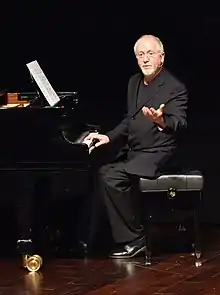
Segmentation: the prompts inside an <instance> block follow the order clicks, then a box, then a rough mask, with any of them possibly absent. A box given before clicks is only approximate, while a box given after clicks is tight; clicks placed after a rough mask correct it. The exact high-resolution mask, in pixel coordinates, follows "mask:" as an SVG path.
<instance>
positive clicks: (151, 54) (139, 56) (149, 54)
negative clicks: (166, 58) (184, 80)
mask: <svg viewBox="0 0 220 295" xmlns="http://www.w3.org/2000/svg"><path fill="white" fill-rule="evenodd" d="M158 53H159V52H154V51H148V52H146V53H144V52H139V53H138V54H136V58H137V59H144V58H145V56H147V58H149V59H150V58H155V57H156V55H157V54H158Z"/></svg>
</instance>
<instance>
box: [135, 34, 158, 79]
mask: <svg viewBox="0 0 220 295" xmlns="http://www.w3.org/2000/svg"><path fill="white" fill-rule="evenodd" d="M136 58H137V61H138V65H139V67H140V69H141V71H142V73H143V74H144V76H146V77H149V76H152V75H154V73H156V72H157V71H158V70H159V68H161V66H162V64H163V61H164V53H163V52H161V51H160V50H159V46H158V43H157V41H156V40H155V39H153V38H143V39H141V40H139V42H138V45H137V48H136Z"/></svg>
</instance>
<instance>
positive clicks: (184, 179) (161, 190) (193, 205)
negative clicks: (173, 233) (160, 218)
mask: <svg viewBox="0 0 220 295" xmlns="http://www.w3.org/2000/svg"><path fill="white" fill-rule="evenodd" d="M203 182H204V180H203V176H202V174H201V173H200V172H199V171H190V172H189V173H182V174H164V175H161V176H159V177H158V178H157V179H153V180H152V179H146V178H140V181H139V188H140V193H141V197H142V198H143V200H144V201H147V200H148V203H149V200H150V198H149V199H148V197H147V196H145V195H144V194H145V193H147V195H148V196H149V195H152V197H153V199H152V203H150V204H149V205H148V208H149V207H151V205H152V204H154V202H155V205H156V210H158V208H159V207H160V206H162V210H165V208H166V206H163V205H162V203H163V202H160V198H159V195H160V197H162V200H163V201H166V202H167V203H168V204H169V206H168V208H170V207H171V208H172V211H174V207H175V209H177V210H190V212H191V213H192V216H193V219H192V221H193V243H192V246H193V253H192V255H193V256H195V266H196V267H199V266H201V265H202V263H201V260H200V259H201V256H202V252H201V247H200V246H201V245H200V229H199V223H200V222H199V205H200V203H201V197H202V191H203ZM164 198H165V199H166V200H165V199H164ZM149 209H151V208H149ZM144 215H145V214H144ZM143 219H144V230H145V239H146V253H145V257H146V265H151V263H152V230H151V229H152V215H151V214H147V216H146V215H145V216H144V218H143ZM179 231H181V229H180V228H179Z"/></svg>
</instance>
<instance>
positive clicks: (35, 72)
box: [26, 60, 60, 107]
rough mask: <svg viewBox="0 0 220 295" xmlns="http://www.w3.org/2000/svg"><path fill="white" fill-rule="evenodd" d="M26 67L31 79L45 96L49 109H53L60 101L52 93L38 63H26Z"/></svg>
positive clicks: (52, 90) (53, 92) (51, 88)
mask: <svg viewBox="0 0 220 295" xmlns="http://www.w3.org/2000/svg"><path fill="white" fill-rule="evenodd" d="M26 66H27V67H28V69H29V71H30V73H31V75H32V77H33V78H34V80H35V82H36V83H37V85H38V86H39V88H40V90H41V91H42V93H43V95H44V96H45V98H46V100H47V102H48V103H49V105H50V106H51V107H53V106H54V105H55V104H56V103H58V102H59V101H60V98H59V96H58V95H57V94H56V92H55V91H54V89H53V87H52V86H51V84H50V82H49V81H48V79H47V77H46V76H45V74H44V72H43V71H42V69H41V67H40V66H39V64H38V62H37V61H36V60H35V61H32V62H29V63H27V64H26Z"/></svg>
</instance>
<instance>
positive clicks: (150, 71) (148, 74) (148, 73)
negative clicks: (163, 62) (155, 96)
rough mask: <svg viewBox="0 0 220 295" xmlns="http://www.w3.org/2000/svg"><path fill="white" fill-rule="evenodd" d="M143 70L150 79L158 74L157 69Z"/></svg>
mask: <svg viewBox="0 0 220 295" xmlns="http://www.w3.org/2000/svg"><path fill="white" fill-rule="evenodd" d="M141 70H142V73H143V74H144V76H146V77H150V76H152V75H154V74H155V73H156V69H154V68H141Z"/></svg>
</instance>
